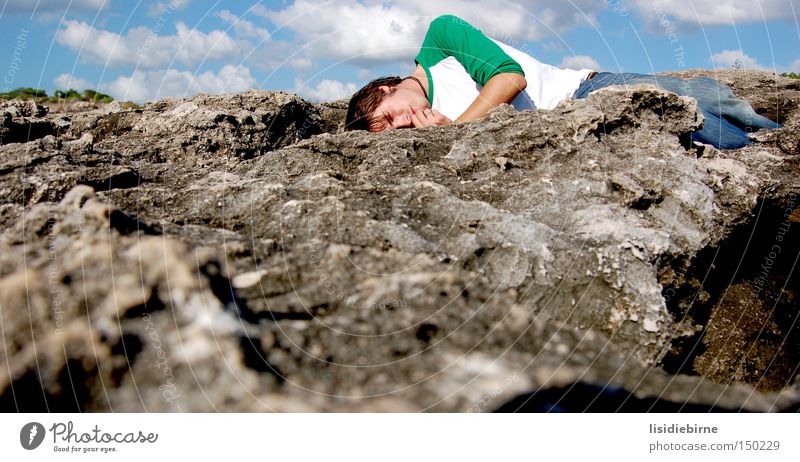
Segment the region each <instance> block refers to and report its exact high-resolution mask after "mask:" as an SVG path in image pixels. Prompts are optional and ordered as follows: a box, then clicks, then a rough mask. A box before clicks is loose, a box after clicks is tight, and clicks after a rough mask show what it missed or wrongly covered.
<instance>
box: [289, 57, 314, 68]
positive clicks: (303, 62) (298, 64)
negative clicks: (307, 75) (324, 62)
mask: <svg viewBox="0 0 800 462" xmlns="http://www.w3.org/2000/svg"><path fill="white" fill-rule="evenodd" d="M289 65H290V66H292V69H294V70H297V71H307V70H309V69H311V67H313V63H312V62H311V60H310V59H308V58H295V59H293V60H291V61H289Z"/></svg>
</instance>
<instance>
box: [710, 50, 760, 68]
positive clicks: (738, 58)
mask: <svg viewBox="0 0 800 462" xmlns="http://www.w3.org/2000/svg"><path fill="white" fill-rule="evenodd" d="M711 62H713V63H714V66H716V67H721V68H738V69H762V67H761V65H760V64H758V61H756V59H755V58H752V57H750V56H747V55H746V54H744V53H743V52H742V50H724V51H720V52H719V53H715V54H713V55H711Z"/></svg>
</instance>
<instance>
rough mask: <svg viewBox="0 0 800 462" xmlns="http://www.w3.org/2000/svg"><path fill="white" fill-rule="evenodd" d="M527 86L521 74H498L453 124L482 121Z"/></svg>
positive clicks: (487, 83)
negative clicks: (491, 110)
mask: <svg viewBox="0 0 800 462" xmlns="http://www.w3.org/2000/svg"><path fill="white" fill-rule="evenodd" d="M527 85H528V82H527V81H526V80H525V77H523V76H522V75H520V74H515V73H511V72H506V73H503V74H496V75H495V76H494V77H492V78H491V79H489V81H488V82H486V85H484V87H483V89H482V90H481V92H480V94H478V97H477V98H475V101H473V102H472V104H470V106H469V107H468V108H467V110H466V111H464V113H463V114H461V115H460V116H458V118H457V119H456V120H454V121H453V122H455V123H458V122H469V121H472V120H477V119H480V118H481V117H483V116H485V115H486V113H487V112H489V110H490V109H491V108H493V107H495V106H499V105H501V104H503V103H510V102H511V101H513V100H514V98H516V97H517V95H519V93H520V92H521V91H522V90H524V89H525V87H526V86H527Z"/></svg>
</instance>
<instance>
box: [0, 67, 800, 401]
mask: <svg viewBox="0 0 800 462" xmlns="http://www.w3.org/2000/svg"><path fill="white" fill-rule="evenodd" d="M697 74H699V73H697ZM687 75H688V74H687ZM692 75H694V74H692ZM723 77H724V82H725V83H729V84H732V86H733V88H734V89H735V90H736V91H737V92H738V91H740V90H741V92H742V93H743V94H744V96H745V97H746V98H748V99H749V100H751V102H753V104H754V106H755V107H756V109H757V110H759V111H760V112H764V113H767V114H769V108H770V107H771V105H772V104H773V103H775V102H776V101H778V100H780V101H784V102H785V103H781V104H783V105H782V106H780V107H779V109H780V111H781V112H780V114H781V117H782V119H781V120H782V121H783V123H784V125H785V126H786V127H787V128H784V129H780V130H775V131H761V132H759V133H757V134H755V135H754V137H755V138H756V139H758V140H760V142H759V143H756V144H754V145H752V146H749V147H747V148H744V149H740V150H736V151H719V150H716V149H714V148H712V147H709V146H698V145H691V144H690V143H688V137H687V134H688V133H690V132H691V131H692V130H695V129H697V128H698V127H699V126H700V124H701V123H702V116H701V115H700V113H699V111H698V110H697V107H696V103H695V102H694V100H692V99H690V98H683V97H678V96H676V95H673V94H670V93H666V92H663V91H661V90H658V89H655V88H653V87H649V86H635V87H628V88H623V87H611V88H607V89H604V90H601V91H598V92H596V93H595V94H593V95H591V96H590V97H589V98H587V99H584V100H576V101H567V102H564V103H562V104H561V105H559V106H558V107H557V108H556V109H554V110H552V111H535V112H522V113H516V112H515V111H514V110H513V109H511V108H510V107H507V106H501V107H499V108H496V109H495V110H493V111H491V112H490V113H489V114H488V115H487V116H486V117H485V118H484V119H483V120H481V121H477V122H474V123H470V124H464V125H456V126H450V127H432V128H425V129H418V130H395V131H387V132H383V133H378V134H375V133H366V132H342V131H341V127H342V125H341V121H342V118H343V115H344V112H345V111H346V102H341V101H340V102H336V103H328V104H324V105H316V106H315V105H312V104H310V103H307V102H305V101H303V100H302V99H300V98H298V97H296V96H293V95H287V94H283V93H270V92H262V91H251V92H247V93H243V94H241V95H223V96H207V95H198V96H195V97H192V98H188V99H180V100H177V99H170V100H164V101H159V102H154V103H149V104H147V105H146V106H144V107H142V108H137V107H128V106H125V105H115V106H105V107H104V108H100V109H97V110H90V111H84V112H70V113H50V114H44V113H42V111H41V110H39V109H37V108H33V107H29V106H25V107H23V109H25V108H27V109H25V110H22V109H19V108H18V107H17V106H13V105H12V106H13V108H14V109H8V110H6V109H4V111H6V112H5V113H6V114H11V113H12V112H14V111H16V112H14V113H13V114H11V115H10V116H6V117H11V118H12V119H14V120H29V121H33V120H34V119H35V120H37V121H38V120H42V121H45V122H46V123H49V124H50V125H51V126H52V127H56V128H55V129H54V130H53V132H52V133H50V134H49V136H43V137H40V138H38V139H33V140H30V141H28V140H24V141H28V142H26V143H10V144H4V145H2V146H0V194H1V197H2V198H3V201H2V204H1V205H0V227H2V228H0V232H2V234H0V237H1V238H0V320H2V324H1V325H0V326H1V327H2V328H3V329H4V332H5V334H4V335H3V342H4V349H2V350H0V352H2V355H3V356H0V362H2V363H3V364H2V365H0V406H2V408H3V409H6V410H13V409H20V410H47V409H50V410H77V409H86V410H111V409H113V410H122V411H140V410H145V409H146V410H151V411H170V410H184V411H185V410H192V411H200V410H228V411H269V410H277V411H321V410H324V411H419V410H435V411H491V410H498V409H499V410H504V411H508V410H535V411H541V410H559V409H560V410H569V411H578V410H584V409H588V410H602V411H616V410H621V411H626V410H640V411H641V410H660V411H679V410H695V411H697V410H704V411H705V410H710V409H724V410H740V409H743V410H750V411H774V410H789V409H797V408H798V406H799V405H800V388H798V383H797V375H796V371H797V367H798V365H800V357H798V355H797V353H796V352H797V351H798V347H800V344H799V343H798V342H800V336H798V335H797V333H796V328H795V325H794V324H793V323H792V320H793V319H796V317H797V316H798V314H800V309H799V308H798V301H797V300H798V299H797V298H796V296H795V290H794V287H797V276H796V274H795V272H792V266H791V262H792V261H794V260H793V259H796V257H797V255H798V253H800V246H798V244H797V242H800V238H798V234H797V233H798V231H797V229H795V228H796V223H797V221H798V220H797V219H796V216H797V211H796V210H797V204H798V199H797V194H798V192H800V183H799V182H798V180H797V178H798V173H800V171H799V170H800V166H799V165H798V162H797V143H796V140H795V139H794V138H792V137H794V136H796V135H795V134H794V132H792V131H791V129H790V127H796V126H797V124H798V123H800V113H798V112H797V110H796V108H797V105H793V104H794V103H792V101H796V98H797V95H798V94H800V90H798V89H797V88H795V87H793V86H792V85H794V82H792V81H789V80H787V79H775V78H774V77H773V76H771V75H769V74H766V73H752V72H740V73H736V72H731V73H724V74H723ZM776 88H777V91H776V90H775V89H776ZM776 98H777V99H776ZM34 109H36V110H35V111H34ZM26 111H27V112H26ZM20 118H22V119H20ZM31 123H32V122H31ZM4 143H5V142H4ZM793 226H794V227H793ZM748 236H756V238H753V237H750V238H749V239H748ZM775 245H777V246H778V249H779V250H776V248H774V247H773V246H775ZM771 252H772V253H774V254H775V255H774V256H772V255H771ZM765 259H766V260H765ZM767 260H769V261H767ZM767 263H769V264H767ZM764 268H766V269H764ZM739 307H743V308H741V309H740V308H739ZM773 307H774V308H775V309H772V308H773ZM740 315H741V316H743V318H742V320H743V321H746V322H738V320H739V319H738V318H739V317H740ZM39 378H41V380H42V382H41V384H40V383H39Z"/></svg>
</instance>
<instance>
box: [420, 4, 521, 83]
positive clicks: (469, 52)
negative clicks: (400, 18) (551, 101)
mask: <svg viewBox="0 0 800 462" xmlns="http://www.w3.org/2000/svg"><path fill="white" fill-rule="evenodd" d="M449 56H452V57H454V58H456V59H457V60H458V62H460V63H461V65H462V66H464V68H465V69H466V70H467V72H469V74H470V75H471V76H472V79H473V80H475V81H476V82H478V83H479V84H481V85H486V82H488V81H489V79H491V78H492V77H494V76H495V75H497V74H502V73H504V72H513V73H516V74H520V75H522V76H524V75H525V72H523V70H522V66H520V65H519V63H518V62H516V61H515V60H514V59H512V58H511V56H508V54H506V53H505V52H504V51H503V50H502V49H501V48H500V47H499V46H497V44H496V43H494V42H493V41H491V40H490V39H489V38H488V37H486V36H485V35H483V32H481V31H479V30H478V29H476V28H474V27H473V26H472V25H471V24H469V23H468V22H466V21H464V20H463V19H461V18H459V17H456V16H452V15H445V16H439V17H438V18H436V19H434V20H433V21H432V22H431V25H430V27H429V28H428V33H427V34H426V35H425V40H423V42H422V48H421V49H420V51H419V54H418V55H417V57H416V62H417V64H420V65H422V67H424V68H426V70H427V68H429V67H431V66H433V65H434V64H436V63H438V62H439V61H441V60H443V59H445V58H447V57H449Z"/></svg>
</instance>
